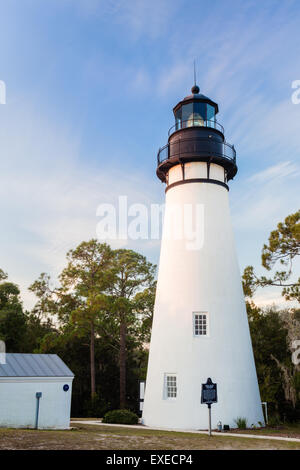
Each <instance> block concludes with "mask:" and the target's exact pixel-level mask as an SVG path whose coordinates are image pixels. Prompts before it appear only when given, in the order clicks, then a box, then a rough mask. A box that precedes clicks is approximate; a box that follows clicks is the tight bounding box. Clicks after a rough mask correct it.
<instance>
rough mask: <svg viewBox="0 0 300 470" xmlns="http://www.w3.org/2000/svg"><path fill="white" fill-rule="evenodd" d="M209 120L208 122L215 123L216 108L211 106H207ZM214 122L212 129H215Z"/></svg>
mask: <svg viewBox="0 0 300 470" xmlns="http://www.w3.org/2000/svg"><path fill="white" fill-rule="evenodd" d="M207 120H208V121H213V122H214V121H215V108H214V107H213V106H211V105H210V104H208V105H207ZM213 122H211V123H210V124H211V125H210V127H213Z"/></svg>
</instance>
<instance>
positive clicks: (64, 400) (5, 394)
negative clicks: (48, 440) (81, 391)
mask: <svg viewBox="0 0 300 470" xmlns="http://www.w3.org/2000/svg"><path fill="white" fill-rule="evenodd" d="M72 381H73V379H72V377H67V378H63V377H58V378H56V377H53V378H52V377H51V378H40V377H37V378H35V377H29V378H28V377H24V378H20V377H16V378H15V377H11V378H7V377H1V378H0V427H13V428H34V426H35V416H36V402H37V399H36V392H42V397H41V399H40V410H39V428H40V429H67V428H69V427H70V412H71V396H72ZM65 384H67V385H69V390H68V391H67V392H65V391H64V390H63V386H64V385H65Z"/></svg>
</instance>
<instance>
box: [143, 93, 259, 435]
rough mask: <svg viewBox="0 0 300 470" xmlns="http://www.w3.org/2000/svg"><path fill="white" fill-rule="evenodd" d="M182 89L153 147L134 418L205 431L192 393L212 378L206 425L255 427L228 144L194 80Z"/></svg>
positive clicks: (254, 386)
mask: <svg viewBox="0 0 300 470" xmlns="http://www.w3.org/2000/svg"><path fill="white" fill-rule="evenodd" d="M191 91H192V94H191V95H190V96H187V97H186V98H184V99H183V100H182V101H180V102H179V103H178V104H177V105H176V106H175V108H174V116H175V125H174V126H173V127H172V128H171V129H170V131H169V138H168V144H167V145H166V146H165V147H163V148H162V149H160V150H159V152H158V167H157V176H158V177H159V178H160V180H161V181H162V182H164V183H165V184H166V189H165V191H166V208H165V219H164V227H163V237H162V245H161V255H160V264H159V273H158V283H157V291H156V300H155V308H154V319H153V328H152V336H151V344H150V356H149V364H148V372H147V381H146V391H145V400H144V409H143V422H144V424H145V425H146V426H156V427H165V428H176V429H207V426H208V413H207V407H206V406H205V405H203V404H201V403H200V394H201V384H202V383H205V382H206V380H207V378H208V377H211V379H212V381H213V382H216V383H217V386H218V403H216V404H214V405H213V406H212V427H213V428H216V427H217V423H218V422H219V421H221V422H222V423H223V424H228V425H230V426H231V427H236V423H235V420H236V419H237V418H238V417H243V418H246V419H247V423H248V425H249V426H251V425H252V424H254V425H256V426H257V425H258V426H259V425H261V424H263V423H264V418H263V413H262V407H261V401H260V394H259V388H258V383H257V376H256V370H255V363H254V358H253V351H252V345H251V338H250V333H249V326H248V320H247V313H246V308H245V302H244V296H243V291H242V285H241V276H240V272H239V267H238V262H237V256H236V250H235V243H234V237H233V231H232V226H231V220H230V211H229V200H228V192H229V188H228V182H229V181H230V180H231V179H233V177H234V176H235V174H236V173H237V166H236V152H235V149H234V147H233V146H232V145H230V144H228V143H227V142H226V141H225V137H224V129H223V127H222V126H221V125H220V124H219V123H218V122H217V121H216V114H217V113H218V105H217V104H216V103H215V102H213V101H212V100H211V99H209V98H207V97H206V96H204V95H202V94H200V90H199V87H198V86H196V85H195V86H193V88H192V90H191ZM174 217H175V219H174ZM191 225H193V227H194V228H193V230H194V232H193V233H194V235H195V239H193V237H191ZM174 231H176V236H173V237H172V233H173V232H174ZM196 231H197V233H196Z"/></svg>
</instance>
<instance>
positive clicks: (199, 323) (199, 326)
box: [193, 312, 209, 336]
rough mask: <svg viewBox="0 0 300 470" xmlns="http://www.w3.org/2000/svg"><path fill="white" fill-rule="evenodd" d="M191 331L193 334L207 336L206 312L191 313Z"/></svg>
mask: <svg viewBox="0 0 300 470" xmlns="http://www.w3.org/2000/svg"><path fill="white" fill-rule="evenodd" d="M193 331H194V336H208V334H209V322H208V313H207V312H194V313H193Z"/></svg>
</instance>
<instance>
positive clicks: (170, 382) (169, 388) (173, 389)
mask: <svg viewBox="0 0 300 470" xmlns="http://www.w3.org/2000/svg"><path fill="white" fill-rule="evenodd" d="M166 397H167V398H176V397H177V377H176V375H166Z"/></svg>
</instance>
